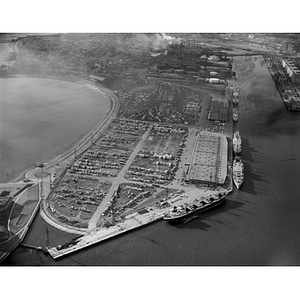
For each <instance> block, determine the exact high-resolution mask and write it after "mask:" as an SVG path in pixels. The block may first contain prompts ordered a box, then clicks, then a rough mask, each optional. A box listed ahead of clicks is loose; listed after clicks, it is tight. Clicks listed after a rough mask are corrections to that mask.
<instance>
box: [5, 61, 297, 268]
mask: <svg viewBox="0 0 300 300" xmlns="http://www.w3.org/2000/svg"><path fill="white" fill-rule="evenodd" d="M234 69H235V71H236V73H237V82H236V83H235V84H237V85H239V86H240V88H241V91H240V103H239V121H238V122H237V128H238V129H239V130H240V133H241V136H242V139H243V149H242V158H243V161H244V164H245V181H244V184H243V186H242V188H241V190H239V191H236V190H235V191H234V192H233V193H232V194H230V195H229V196H228V197H227V199H226V201H225V202H224V204H223V205H221V206H219V207H217V208H216V209H214V210H212V211H208V212H205V213H203V214H200V215H199V218H197V219H193V220H192V221H191V222H189V223H185V224H179V225H170V224H169V223H166V222H163V221H158V222H157V223H153V224H151V225H149V226H146V227H144V228H140V229H138V230H135V231H133V232H129V233H127V234H124V235H122V236H119V237H117V238H113V239H111V240H108V241H105V242H103V243H100V244H97V245H94V246H91V247H90V248H86V249H85V250H83V251H79V252H75V253H73V254H71V255H69V256H66V257H63V258H61V259H58V260H57V261H54V260H52V258H51V257H50V256H47V255H45V254H42V253H39V252H35V251H33V250H30V249H26V248H22V247H18V248H17V249H16V250H15V251H14V252H13V253H12V254H11V255H10V256H9V257H8V258H7V259H6V260H5V261H4V264H5V265H102V266H107V265H109V266H115V265H122V266H137V265H141V266H149V265H151V266H166V265H168V266H180V265H185V266H215V265H218V266H236V265H239V266H245V265H251V266H258V265H266V266H269V265H300V251H299V249H300V239H299V228H300V218H299V216H300V202H299V199H300V197H299V195H300V185H299V177H300V154H299V151H298V149H300V132H299V129H300V114H299V113H292V112H288V111H286V109H285V106H284V104H283V102H282V100H281V98H280V96H279V94H278V92H277V90H276V87H275V85H274V83H273V81H272V78H271V76H270V74H269V72H268V69H267V67H266V65H265V63H264V60H263V58H262V57H247V58H245V57H240V58H235V60H234ZM72 237H74V236H73V235H70V234H66V233H62V232H60V231H58V230H57V229H55V228H52V227H51V226H50V225H47V224H46V223H45V222H44V221H43V220H42V219H41V217H40V216H39V215H37V217H36V219H35V221H34V223H33V225H32V227H31V229H30V231H29V233H28V235H27V237H26V239H25V240H24V243H26V244H30V245H36V246H42V247H45V246H46V245H50V246H55V245H57V244H61V243H63V242H65V241H68V240H70V239H71V238H72Z"/></svg>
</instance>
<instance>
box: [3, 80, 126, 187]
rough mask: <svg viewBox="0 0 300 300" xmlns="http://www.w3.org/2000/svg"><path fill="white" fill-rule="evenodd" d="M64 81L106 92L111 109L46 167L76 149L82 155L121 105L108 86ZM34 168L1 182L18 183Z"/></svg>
mask: <svg viewBox="0 0 300 300" xmlns="http://www.w3.org/2000/svg"><path fill="white" fill-rule="evenodd" d="M22 77H24V78H40V79H51V80H58V81H62V80H61V79H54V78H48V77H31V76H22ZM18 78H19V77H18ZM64 81H68V82H70V83H76V84H80V85H83V86H85V87H86V88H88V89H93V90H96V91H97V92H98V93H103V94H105V95H106V96H107V97H108V98H109V100H110V102H111V105H110V110H109V111H108V113H107V114H106V116H105V117H104V119H103V120H102V121H101V122H100V123H98V124H97V125H96V126H95V127H93V128H92V129H91V130H90V131H89V132H88V133H86V134H85V135H84V136H83V137H82V138H81V139H80V140H79V141H77V142H76V143H75V144H74V145H73V146H72V147H71V148H69V149H67V150H65V151H64V152H62V153H61V154H59V155H57V156H56V157H54V158H52V159H51V160H49V161H47V162H45V163H44V165H45V168H49V167H51V166H53V165H54V164H56V163H58V162H60V161H63V160H65V159H68V158H70V156H71V155H72V154H74V151H75V149H76V151H77V156H78V155H80V154H82V153H83V152H84V151H85V150H86V149H87V148H88V147H89V145H88V142H89V139H90V138H91V136H94V137H95V138H98V137H99V135H100V134H101V133H102V131H103V130H104V129H105V128H106V125H108V122H109V121H110V122H111V121H112V119H113V118H115V117H116V116H117V113H118V111H119V106H120V102H119V99H118V97H117V96H116V95H115V94H113V92H112V91H110V90H109V89H107V88H105V87H103V86H98V85H95V84H94V83H92V82H87V81H84V82H81V81H71V80H64ZM112 117H113V118H112ZM110 122H109V123H110ZM34 168H35V167H34V166H31V167H29V168H27V169H26V170H24V171H22V172H21V173H20V174H19V175H16V177H15V178H14V179H12V180H10V181H8V182H1V183H0V184H2V183H3V184H4V183H16V182H20V181H22V180H24V179H26V174H27V173H28V172H29V171H31V170H33V169H34Z"/></svg>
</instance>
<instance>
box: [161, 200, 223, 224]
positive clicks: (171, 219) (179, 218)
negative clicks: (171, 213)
mask: <svg viewBox="0 0 300 300" xmlns="http://www.w3.org/2000/svg"><path fill="white" fill-rule="evenodd" d="M226 196H227V195H225V196H223V197H221V198H220V199H219V200H217V201H214V202H212V203H210V204H208V205H204V206H203V207H199V208H197V209H195V210H192V211H190V212H187V213H185V214H183V215H180V216H175V217H167V216H164V217H163V219H164V220H165V221H167V222H169V223H179V222H182V221H183V220H185V219H186V218H187V217H190V216H192V215H196V214H199V213H202V212H205V211H207V210H210V209H212V208H214V207H216V206H218V205H220V204H222V203H223V202H224V200H225V197H226Z"/></svg>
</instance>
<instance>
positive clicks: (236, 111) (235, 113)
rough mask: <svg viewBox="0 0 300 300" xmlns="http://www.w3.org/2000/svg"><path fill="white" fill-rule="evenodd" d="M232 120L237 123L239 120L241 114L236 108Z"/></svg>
mask: <svg viewBox="0 0 300 300" xmlns="http://www.w3.org/2000/svg"><path fill="white" fill-rule="evenodd" d="M232 119H233V121H235V122H236V121H237V120H238V119H239V113H238V110H237V108H236V107H235V108H234V109H233V114H232Z"/></svg>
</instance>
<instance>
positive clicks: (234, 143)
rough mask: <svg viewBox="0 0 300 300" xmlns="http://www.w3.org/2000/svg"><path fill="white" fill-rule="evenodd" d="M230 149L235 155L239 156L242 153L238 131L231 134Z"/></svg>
mask: <svg viewBox="0 0 300 300" xmlns="http://www.w3.org/2000/svg"><path fill="white" fill-rule="evenodd" d="M232 149H233V152H234V153H235V154H239V153H241V152H242V138H241V135H240V132H239V131H238V130H237V131H235V133H234V134H233V138H232Z"/></svg>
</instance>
